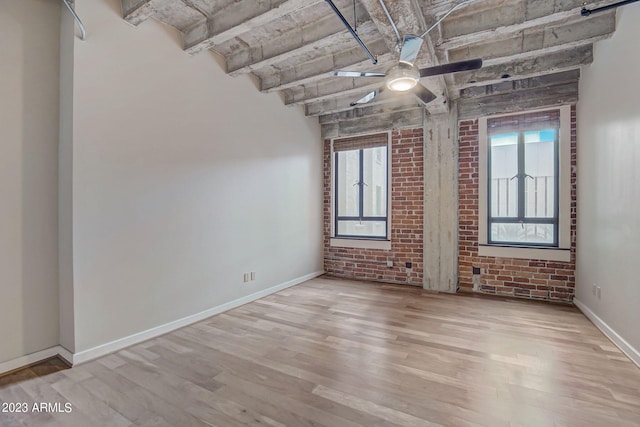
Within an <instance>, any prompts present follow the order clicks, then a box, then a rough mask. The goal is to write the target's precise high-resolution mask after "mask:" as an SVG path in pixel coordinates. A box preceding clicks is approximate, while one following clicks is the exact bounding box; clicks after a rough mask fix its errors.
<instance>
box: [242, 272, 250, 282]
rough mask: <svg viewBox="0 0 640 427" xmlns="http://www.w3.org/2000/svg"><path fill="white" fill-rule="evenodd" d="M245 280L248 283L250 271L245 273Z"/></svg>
mask: <svg viewBox="0 0 640 427" xmlns="http://www.w3.org/2000/svg"><path fill="white" fill-rule="evenodd" d="M243 280H244V283H247V282H248V281H249V273H244V276H243Z"/></svg>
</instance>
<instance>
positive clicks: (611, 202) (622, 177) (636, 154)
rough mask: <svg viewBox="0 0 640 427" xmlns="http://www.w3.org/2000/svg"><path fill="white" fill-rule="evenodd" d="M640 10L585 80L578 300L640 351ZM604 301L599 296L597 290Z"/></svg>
mask: <svg viewBox="0 0 640 427" xmlns="http://www.w3.org/2000/svg"><path fill="white" fill-rule="evenodd" d="M638 22H640V7H639V5H636V4H634V5H629V6H626V7H623V8H620V9H619V10H618V23H617V27H618V28H617V30H616V33H615V34H614V36H613V37H612V38H611V39H610V40H606V41H602V42H599V43H598V44H597V45H596V49H595V58H594V62H593V64H592V65H591V66H589V67H587V68H586V69H585V70H584V73H583V75H582V77H581V79H580V102H579V104H578V111H577V118H578V184H577V185H578V230H577V236H578V238H577V239H578V241H577V286H576V299H577V300H578V302H579V303H582V304H584V305H585V306H586V307H587V309H589V310H591V311H592V312H593V313H595V315H597V316H598V317H599V318H600V319H602V321H604V322H605V323H606V324H607V325H608V326H609V327H610V328H611V329H613V331H615V332H617V333H618V334H619V335H620V336H621V337H622V338H623V339H625V340H626V341H627V342H628V343H629V344H630V345H631V346H633V347H635V349H636V350H640V328H638V324H639V323H640V279H639V278H640V275H639V274H638V271H637V268H638V260H640V245H639V243H638V242H640V169H639V165H640V103H639V102H638V99H640V85H638V75H640V57H639V56H638V55H637V49H638V47H637V44H638V40H640V26H638ZM594 283H595V284H597V285H599V286H601V288H602V297H601V298H600V299H598V298H597V297H595V296H594V295H592V292H591V289H592V285H593V284H594Z"/></svg>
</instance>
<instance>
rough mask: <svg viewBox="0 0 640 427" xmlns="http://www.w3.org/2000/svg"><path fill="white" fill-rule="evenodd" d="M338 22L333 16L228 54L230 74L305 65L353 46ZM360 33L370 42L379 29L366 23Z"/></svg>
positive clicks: (359, 28)
mask: <svg viewBox="0 0 640 427" xmlns="http://www.w3.org/2000/svg"><path fill="white" fill-rule="evenodd" d="M336 21H337V20H336V19H335V17H334V16H328V17H326V18H325V19H323V20H322V22H319V23H317V24H316V23H314V24H311V26H313V28H309V26H305V27H299V28H298V29H296V30H295V31H289V32H287V34H283V35H282V36H281V37H279V38H278V39H277V40H265V42H264V43H261V44H260V45H259V46H252V47H251V48H248V49H243V50H241V51H240V52H237V53H234V54H232V55H229V56H228V57H227V73H228V74H230V75H232V76H237V75H240V74H244V73H249V72H252V71H254V70H259V69H261V68H265V67H271V66H274V65H276V64H279V63H283V62H288V63H292V62H296V63H303V62H306V61H310V60H312V59H313V58H314V57H317V56H318V55H321V54H325V55H328V54H331V53H332V52H335V51H338V50H344V49H348V48H350V47H353V45H352V44H353V37H352V36H351V34H350V33H349V32H348V31H347V30H345V29H344V26H343V25H342V24H341V23H340V22H339V21H338V22H336ZM358 33H359V35H360V37H361V38H363V39H366V40H369V39H372V38H374V37H375V35H376V33H377V29H376V27H375V25H374V24H373V22H371V21H365V22H361V23H360V25H359V26H358Z"/></svg>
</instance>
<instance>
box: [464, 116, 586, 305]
mask: <svg viewBox="0 0 640 427" xmlns="http://www.w3.org/2000/svg"><path fill="white" fill-rule="evenodd" d="M458 136H459V139H460V153H459V160H458V161H459V172H458V173H459V178H460V181H459V186H460V202H459V208H458V209H459V219H460V227H459V245H460V248H459V260H458V261H459V281H460V287H461V288H464V289H463V290H471V289H472V288H473V270H472V267H479V268H480V269H481V274H480V276H479V280H480V292H483V293H489V294H498V295H510V296H517V297H524V298H531V299H544V300H564V301H570V300H572V299H573V296H574V288H575V259H576V257H575V250H576V174H575V168H576V109H575V106H573V107H572V108H571V261H570V262H567V263H565V262H556V261H544V260H538V259H515V258H494V257H484V256H478V191H479V188H478V186H479V180H478V166H479V163H478V121H477V120H465V121H461V122H460V123H459V134H458Z"/></svg>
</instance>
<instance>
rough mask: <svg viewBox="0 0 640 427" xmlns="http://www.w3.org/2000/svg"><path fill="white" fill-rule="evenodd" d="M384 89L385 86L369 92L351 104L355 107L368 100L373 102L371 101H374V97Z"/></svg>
mask: <svg viewBox="0 0 640 427" xmlns="http://www.w3.org/2000/svg"><path fill="white" fill-rule="evenodd" d="M383 90H384V88H383V87H381V88H380V89H376V90H374V91H373V92H369V93H368V94H366V95H365V96H363V97H362V98H360V99H358V100H357V101H354V102H352V103H351V104H349V105H351V106H352V107H355V106H356V105H360V104H366V103H368V102H371V101H373V98H375V97H376V96H378V95H380V94H381V93H382V91H383Z"/></svg>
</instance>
